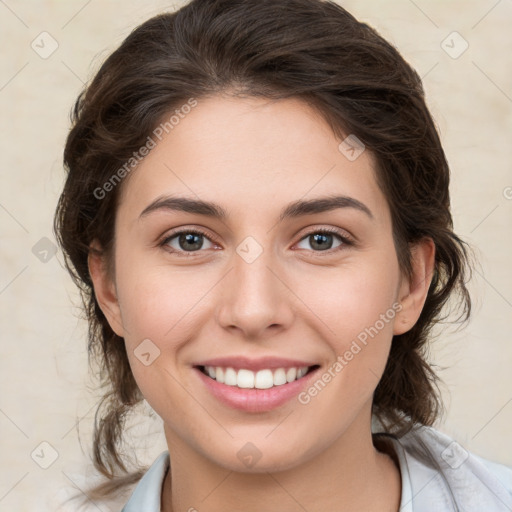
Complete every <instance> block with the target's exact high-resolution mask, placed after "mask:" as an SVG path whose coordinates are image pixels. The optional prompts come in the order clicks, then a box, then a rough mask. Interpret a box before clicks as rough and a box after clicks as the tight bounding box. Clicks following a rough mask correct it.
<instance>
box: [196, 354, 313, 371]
mask: <svg viewBox="0 0 512 512" xmlns="http://www.w3.org/2000/svg"><path fill="white" fill-rule="evenodd" d="M316 365H317V363H313V362H311V361H299V360H298V359H285V358H282V357H272V356H267V357H261V358H258V359H251V358H248V357H244V356H234V357H216V358H214V359H208V360H205V361H201V362H199V363H196V364H194V366H220V367H222V368H233V369H235V370H241V369H247V370H252V371H258V370H265V369H267V368H268V369H276V368H292V367H295V368H301V367H304V366H316Z"/></svg>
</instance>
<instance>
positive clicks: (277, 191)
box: [89, 96, 434, 512]
mask: <svg viewBox="0 0 512 512" xmlns="http://www.w3.org/2000/svg"><path fill="white" fill-rule="evenodd" d="M340 142H341V141H340V140H339V139H338V138H337V137H335V136H334V134H333V133H332V131H331V130H330V128H329V127H328V125H327V124H326V123H325V121H324V120H323V119H322V118H321V117H320V116H319V115H318V114H317V113H316V111H314V110H312V109H311V108H310V107H309V106H308V105H306V104H305V103H303V102H302V101H300V100H298V99H287V100H281V101H278V102H271V101H268V100H263V99H257V98H245V99H240V98H234V97H229V96H215V97H211V98H209V99H204V100H200V101H199V102H198V105H197V106H196V107H195V108H194V109H193V110H192V111H191V112H190V113H189V114H188V115H187V116H186V117H185V118H184V119H182V120H181V121H180V123H179V125H178V126H176V127H175V128H174V129H173V130H172V131H171V132H169V134H168V135H166V136H165V137H164V138H163V139H162V141H161V142H159V144H158V145H157V147H156V148H155V149H153V150H152V151H151V153H150V154H149V155H148V156H147V157H146V158H145V159H144V160H143V162H142V163H141V164H140V165H139V167H138V168H137V169H136V170H135V171H133V174H132V175H131V176H130V177H129V179H127V180H126V182H125V183H124V184H123V188H122V194H121V197H120V204H119V207H118V212H117V217H116V228H115V229H116V239H115V251H114V263H115V265H114V267H115V271H114V272H113V275H111V274H110V273H109V272H108V270H107V264H106V262H105V261H104V259H103V258H101V257H100V256H97V255H95V254H94V253H93V252H91V255H90V258H89V267H90V273H91V276H92V278H93V282H94V288H95V293H96V296H97V299H98V301H99V303H100V305H101V307H102V309H103V311H104V312H105V314H106V316H107V318H108V320H109V322H110V325H111V326H112V328H113V329H114V330H115V332H116V333H117V334H118V335H119V336H122V337H123V338H124V341H125V344H126V348H127V353H128V357H129V360H130V365H131V368H132V371H133V374H134V376H135V379H136V381H137V383H138V385H139V387H140V389H141V391H142V393H143V394H144V396H145V398H146V399H147V401H148V402H149V404H150V405H151V406H152V407H153V409H154V410H155V411H156V412H157V413H158V414H159V415H160V416H161V417H162V419H163V422H164V431H165V436H166V440H167V444H168V448H169V452H170V455H171V469H170V471H169V472H168V474H167V476H166V478H165V481H164V485H163V493H162V510H163V511H164V512H170V511H173V512H183V511H188V510H190V509H191V508H193V509H196V510H198V511H200V512H217V511H221V510H222V511H225V510H241V509H243V510H244V511H246V512H251V511H260V510H265V511H268V512H277V511H280V512H283V511H285V512H295V511H303V510H304V509H305V510H307V511H309V512H314V511H325V510H332V511H334V510H336V511H337V510H340V511H341V510H350V511H365V512H368V511H377V510H378V511H396V510H398V508H399V504H400V492H401V481H400V472H399V470H398V468H397V467H396V465H395V464H394V462H393V461H392V459H391V458H390V457H389V456H387V455H385V454H384V453H381V452H379V451H378V450H377V449H376V447H375V446H374V445H373V442H372V437H371V426H370V422H371V404H372V395H373V392H374V390H375V388H376V386H377V384H378V381H379V379H380V377H381V375H382V373H383V370H384V367H385V364H386V360H387V357H388V354H389V349H390V345H391V340H392V336H393V335H394V334H401V333H403V332H406V331H408V330H409V329H410V328H411V327H412V326H413V325H414V324H415V322H416V321H417V319H418V317H419V315H420V313H421V309H422V307H423V304H424V301H425V298H426V295H427V291H428V286H429V284H430V280H431V275H432V269H433V264H434V245H433V242H432V241H431V240H430V239H426V240H424V241H422V242H421V243H418V244H417V245H416V246H414V247H413V248H412V255H413V275H412V277H411V279H406V278H404V277H403V276H402V274H401V272H400V269H399V266H398V260H397V255H396V251H395V247H394V244H393V238H392V225H391V217H390V212H389V207H388V204H387V201H386V198H385V196H384V195H383V193H382V191H381V190H380V189H379V187H378V185H377V183H376V180H375V173H374V165H375V162H374V160H373V157H372V154H371V152H370V151H368V150H366V151H364V152H363V153H362V154H361V155H360V156H359V158H357V159H356V160H355V161H349V160H348V159H347V158H346V156H345V155H344V154H343V153H342V152H340V150H339V149H338V145H339V144H340ZM171 194H172V195H173V196H180V197H187V198H192V199H202V200H207V201H212V202H215V203H217V204H219V205H220V206H222V207H223V208H224V209H225V210H226V211H227V213H228V216H227V218H226V219H224V220H222V221H221V220H218V219H213V218H210V217H207V216H204V215H198V214H192V213H187V212H176V211H171V210H166V209H158V210H155V211H153V212H151V213H149V214H147V215H143V216H142V217H141V216H140V215H141V212H143V210H144V209H145V208H146V207H147V206H148V205H149V204H151V203H152V202H153V201H154V200H155V199H157V198H159V197H161V196H162V195H171ZM333 194H339V195H345V196H350V197H352V198H355V199H357V200H358V201H360V202H362V203H364V204H365V205H366V206H367V207H368V209H369V210H370V211H371V213H372V215H373V218H370V216H368V215H367V214H366V213H364V212H362V211H359V210H357V209H355V208H349V207H347V208H338V209H334V210H332V211H327V212H323V213H315V214H311V215H306V216H302V217H298V218H291V219H286V220H283V221H281V222H280V221H279V218H278V217H279V214H280V212H281V210H282V209H283V208H284V207H285V206H287V205H288V204H289V203H291V202H293V201H296V200H299V199H312V198H317V197H321V196H329V195H333ZM174 228H184V229H185V230H186V229H187V228H202V229H203V230H205V231H206V233H207V236H209V237H210V240H211V241H209V240H208V239H207V238H203V239H202V240H203V247H202V248H201V249H200V250H199V251H190V250H189V251H188V253H189V255H190V254H191V256H190V257H187V254H186V252H187V247H188V246H186V245H185V246H183V245H181V246H180V244H179V238H178V237H174V239H172V241H169V242H168V244H167V245H163V246H162V245H159V242H161V241H162V240H163V239H164V238H165V237H166V236H169V234H170V232H171V230H172V229H174ZM325 228H334V229H337V230H338V231H339V234H340V235H341V236H344V237H346V236H349V237H350V238H351V239H352V240H353V241H355V243H354V244H352V245H350V244H344V243H343V242H341V239H338V237H337V235H336V234H335V235H333V238H332V246H327V247H332V248H327V250H324V251H322V250H320V249H318V248H317V247H316V246H314V240H313V241H312V240H311V237H310V236H308V235H311V234H314V233H318V232H319V231H320V232H322V229H325ZM248 236H251V237H253V238H254V239H255V240H256V241H257V242H258V243H259V244H260V246H261V247H262V249H263V252H262V253H261V255H260V256H259V257H258V258H257V259H256V260H255V261H253V262H251V263H248V262H246V261H245V260H244V259H243V258H242V257H240V256H239V254H238V253H237V252H236V248H237V246H238V245H239V244H240V243H241V242H242V241H243V240H244V239H245V238H246V237H248ZM312 244H313V245H312ZM96 245H97V244H96ZM173 249H174V251H176V252H178V251H181V253H180V254H177V253H176V252H174V253H173V252H172V251H173ZM183 254H185V256H183ZM394 303H400V304H401V310H400V311H399V312H398V313H396V315H395V316H394V318H393V319H392V320H390V321H389V322H388V323H386V324H385V327H384V328H383V329H381V330H380V331H379V333H378V335H377V336H375V337H374V338H372V339H371V340H370V342H369V343H368V344H367V345H366V346H365V347H364V349H363V350H361V351H360V352H359V353H358V354H357V355H355V356H354V358H353V359H352V360H351V361H350V362H349V363H348V364H347V365H346V366H345V367H344V368H343V371H341V372H339V373H338V374H336V376H335V378H333V379H332V380H331V382H330V383H329V384H328V385H327V386H325V388H324V389H323V390H322V391H321V392H319V393H318V394H317V396H315V397H314V398H312V399H311V401H310V402H309V403H307V404H301V403H300V402H299V401H298V400H297V399H292V400H290V401H288V402H287V403H286V404H284V405H282V406H280V407H278V408H277V409H274V410H272V411H270V412H265V413H248V412H244V411H239V410H234V409H231V408H229V407H227V406H226V405H223V404H222V403H220V402H219V401H218V400H217V399H216V398H215V397H213V396H212V395H211V394H210V392H209V391H208V390H207V389H206V387H205V386H204V384H203V383H202V382H201V381H200V380H199V379H198V378H197V375H196V373H195V372H196V370H193V368H192V365H193V364H194V363H197V362H198V361H201V360H205V359H208V358H212V357H220V356H232V355H246V356H249V357H253V358H257V357H261V356H267V355H271V356H279V357H289V358H298V359H300V360H304V361H316V362H317V363H318V364H319V365H321V367H322V368H321V371H320V374H321V373H323V372H324V371H326V370H327V369H328V368H329V367H330V366H331V365H332V364H333V363H334V361H336V358H337V356H338V355H342V354H344V353H345V352H346V350H347V349H349V347H350V344H351V342H352V341H353V340H354V339H356V337H357V335H358V334H359V333H361V332H362V331H364V329H365V328H368V327H370V326H373V325H374V324H375V323H376V321H377V320H378V319H379V315H381V314H384V313H385V312H386V311H388V310H390V308H391V307H392V305H393V304H394ZM144 339H150V340H151V342H152V343H153V344H154V345H156V346H157V347H158V349H159V350H160V355H159V357H157V358H156V359H155V360H154V362H152V364H150V365H148V366H145V365H144V364H142V363H141V362H140V361H139V359H138V358H137V357H135V354H134V350H135V349H136V348H137V347H138V346H139V344H140V343H141V341H142V340H144ZM247 442H251V443H252V444H254V445H255V446H256V447H257V449H258V450H259V452H260V453H261V459H260V460H259V461H258V462H257V463H256V464H255V465H254V466H252V467H250V468H249V467H247V466H246V465H245V464H244V463H243V462H242V461H241V460H240V459H239V458H238V456H237V452H238V451H239V450H240V449H241V448H242V447H243V446H244V445H246V443H247Z"/></svg>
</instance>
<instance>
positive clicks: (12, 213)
mask: <svg viewBox="0 0 512 512" xmlns="http://www.w3.org/2000/svg"><path fill="white" fill-rule="evenodd" d="M341 3H342V5H344V6H345V7H346V8H348V10H349V11H351V12H352V13H353V14H355V15H356V16H357V17H359V18H360V19H361V20H363V21H367V22H368V23H370V24H371V25H373V26H374V27H376V28H377V29H378V30H379V31H380V32H381V34H382V35H383V36H384V37H386V38H387V39H389V40H390V41H391V42H393V43H394V44H395V45H396V46H398V48H399V49H400V51H401V52H402V54H403V55H404V57H405V58H406V59H407V60H409V61H410V62H411V63H412V64H413V65H414V66H415V67H416V69H417V70H418V71H419V73H420V75H421V76H423V77H424V82H425V88H426V92H427V97H428V103H429V105H430V107H431V110H432V112H433V114H434V116H435V118H436V120H437V123H438V125H439V128H440V131H441V135H442V139H443V142H444V147H445V150H446V153H447V156H448V159H449V161H450V163H451V167H452V172H453V182H452V201H453V213H454V218H455V227H456V230H457V231H458V233H459V234H460V235H461V236H462V237H463V238H465V239H466V240H467V241H469V242H471V243H472V244H473V245H474V246H475V248H476V249H477V253H478V255H479V257H480V264H481V266H480V267H479V268H478V271H477V273H476V274H475V278H474V280H473V283H472V286H471V289H472V291H473V297H474V299H475V311H474V315H473V320H472V321H471V323H470V324H469V326H468V327H467V328H466V329H465V330H463V331H459V332H454V331H453V329H452V330H447V329H445V330H443V331H442V332H441V336H440V338H439V339H438V340H437V342H436V343H435V344H434V345H433V347H432V355H433V359H434V360H435V361H436V362H437V363H438V364H439V365H441V366H443V367H445V368H446V369H444V370H443V371H442V372H441V376H442V378H443V380H444V382H445V386H444V388H443V392H444V396H445V400H446V405H447V411H448V412H447V415H446V417H445V419H444V421H443V423H441V424H440V425H439V428H440V429H441V430H443V431H444V432H446V433H448V434H449V435H451V436H453V437H455V438H456V439H457V440H458V441H459V442H460V443H461V444H463V445H464V446H466V447H467V448H468V449H470V450H473V451H474V452H476V453H478V454H480V455H482V456H484V457H487V458H490V459H493V460H496V461H499V462H502V463H506V464H509V465H512V449H511V448H512V441H511V439H510V434H511V424H512V376H511V368H512V342H511V337H510V326H511V317H512V315H511V314H512V271H511V268H510V262H511V254H512V237H511V233H512V188H511V187H512V168H511V165H512V164H511V162H512V144H511V132H512V65H511V64H512V63H511V58H510V55H511V52H512V31H510V26H511V25H512V1H511V0H501V1H496V0H471V1H468V0H464V1H440V0H439V1H432V0H428V1H427V0H415V1H414V2H413V1H412V0H393V1H386V2H383V1H378V0H358V1H357V0H347V1H343V2H341ZM176 4H178V3H177V2H176ZM170 7H172V6H171V5H170V4H169V3H167V2H159V1H154V2H143V1H142V0H130V1H126V0H125V1H100V0H92V1H89V2H87V1H86V0H80V1H66V2H64V1H56V0H55V1H28V0H24V1H21V0H18V1H16V0H5V1H0V42H1V48H2V52H1V55H2V60H1V66H0V112H1V120H0V123H1V124H0V126H1V128H0V129H1V139H0V140H1V145H2V147H1V149H2V151H1V173H2V176H1V178H2V179H1V186H0V226H1V263H0V265H1V266H0V311H1V333H2V338H1V340H2V345H1V346H2V354H1V359H0V372H1V373H0V376H1V377H0V379H1V381H0V383H1V391H0V441H1V443H2V446H1V457H0V459H1V470H0V509H2V510H16V511H20V512H23V511H29V510H30V511H34V510H37V511H50V510H56V506H55V500H58V499H60V498H61V497H62V496H64V495H65V493H66V492H67V490H69V489H72V488H73V486H78V487H79V488H83V487H84V482H85V481H86V480H88V481H90V479H91V478H92V475H93V472H92V470H91V465H90V462H89V455H88V454H89V451H90V431H91V424H92V419H93V413H94V405H95V403H96V401H97V399H98V396H99V394H98V392H95V391H94V390H92V389H91V381H90V380H89V378H88V376H87V359H86V348H85V347H86V340H85V330H84V323H83V321H81V320H79V319H78V317H79V313H80V312H79V309H78V305H79V302H78V298H77V294H76V291H75V289H74V287H73V285H72V283H71V281H70V279H69V277H68V276H67V274H66V273H65V271H64V270H63V269H62V267H61V264H60V260H61V256H60V255H57V256H55V257H52V253H51V252H49V253H47V255H46V258H48V261H47V262H46V263H45V262H44V261H40V258H41V257H43V256H45V255H44V253H43V252H41V251H42V250H44V249H48V248H51V247H52V246H51V245H49V243H48V241H43V242H40V240H41V239H42V238H43V237H47V238H49V239H50V240H53V236H52V230H51V222H52V215H53V211H54V208H55V204H56V201H57V197H58V194H59V192H60V189H61V186H62V182H63V171H62V166H61V159H62V149H63V143H64V139H65V136H66V133H67V130H68V123H69V121H68V115H69V111H70V108H71V105H72V103H73V101H74V99H75V97H76V95H77V94H78V92H79V91H80V89H81V87H82V84H83V83H84V82H86V81H87V80H88V79H90V78H91V76H92V75H93V73H94V72H95V71H96V70H97V69H98V67H99V65H100V63H101V61H102V60H103V59H104V58H105V56H106V55H107V54H108V53H109V52H110V51H112V50H113V49H114V48H115V47H116V46H117V45H118V44H119V43H120V42H121V41H122V39H123V38H124V37H125V36H126V35H127V34H128V32H129V31H130V30H131V29H132V28H133V27H134V26H136V25H137V24H139V23H140V22H142V21H144V20H145V19H146V18H148V17H149V16H151V15H154V14H156V13H158V12H160V11H161V10H163V9H164V8H166V9H167V8H170ZM43 31H47V32H48V33H49V34H51V37H53V38H54V39H55V40H56V41H57V43H58V48H57V49H56V51H55V52H54V53H53V54H52V55H50V56H49V57H48V58H46V59H43V58H41V56H40V55H38V53H36V52H35V51H34V50H33V49H32V47H31V43H32V41H33V40H36V43H37V42H38V41H40V39H41V38H40V37H38V36H39V34H40V33H41V32H43ZM453 31H457V32H459V33H460V34H461V35H462V37H463V38H464V39H465V40H466V41H467V42H468V43H469V48H468V49H467V51H466V52H464V53H463V54H462V55H461V56H460V57H459V58H457V59H454V58H452V57H451V56H449V55H448V54H447V53H446V51H445V50H444V49H443V47H442V45H441V44H442V41H443V40H445V39H446V38H447V37H448V36H449V35H450V34H451V33H452V32H453ZM41 37H43V36H41ZM44 37H48V36H44ZM454 37H456V36H450V37H449V38H448V39H447V43H446V44H448V45H450V46H453V48H452V50H450V51H452V52H456V51H459V50H460V49H461V48H462V46H461V44H463V41H462V40H458V39H456V38H455V39H454ZM452 41H453V42H452ZM39 44H40V43H39ZM45 48H46V49H49V48H50V40H49V39H46V44H45ZM40 51H42V49H40ZM38 243H39V244H40V245H37V246H36V249H35V250H34V252H36V254H37V255H38V256H39V257H37V255H36V254H34V252H33V251H32V248H33V247H34V245H35V244H38ZM41 244H42V245H41ZM45 244H47V245H46V246H45ZM38 248H39V252H38V250H37V249H38ZM41 248H42V249H41ZM43 259H44V258H43ZM78 428H79V432H80V438H79V437H78ZM158 430H159V424H158V419H155V420H141V421H140V422H139V424H138V425H137V426H136V428H135V429H134V435H135V433H137V432H138V436H139V437H141V435H142V436H144V437H142V438H141V440H140V443H141V450H140V452H138V454H137V455H138V460H139V461H140V462H142V463H150V462H152V460H153V459H154V458H155V457H156V456H157V455H158V454H159V453H160V452H161V451H163V450H164V449H165V444H164V440H163V437H162V435H161V434H159V433H158ZM148 432H153V434H152V435H150V436H148V435H147V433H148ZM41 442H47V443H49V444H50V445H51V447H53V448H51V447H48V446H47V445H43V446H40V443H41ZM34 450H35V451H34ZM52 450H55V452H53V451H52ZM53 453H55V455H56V456H58V457H57V459H56V461H55V462H54V463H53V464H52V465H51V466H50V467H49V468H48V469H42V468H41V467H40V465H38V464H37V463H36V462H35V461H34V460H37V461H38V463H39V464H44V463H49V462H51V455H52V454H53ZM31 454H32V456H33V458H32V457H31ZM52 503H53V504H52ZM89 507H90V509H91V510H102V511H108V510H119V507H115V506H113V505H112V506H107V505H104V504H99V503H96V504H92V503H90V504H89ZM72 510H76V508H72Z"/></svg>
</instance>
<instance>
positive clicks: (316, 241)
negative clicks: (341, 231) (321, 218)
mask: <svg viewBox="0 0 512 512" xmlns="http://www.w3.org/2000/svg"><path fill="white" fill-rule="evenodd" d="M312 238H313V242H312V243H311V247H313V248H315V245H316V246H317V247H316V248H317V249H320V250H325V249H330V246H331V245H332V235H329V234H327V233H316V234H314V235H312ZM326 246H327V247H326Z"/></svg>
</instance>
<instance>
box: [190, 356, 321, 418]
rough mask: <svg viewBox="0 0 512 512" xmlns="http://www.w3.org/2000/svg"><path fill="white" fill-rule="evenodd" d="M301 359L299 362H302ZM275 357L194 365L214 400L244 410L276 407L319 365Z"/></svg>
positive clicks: (295, 393)
mask: <svg viewBox="0 0 512 512" xmlns="http://www.w3.org/2000/svg"><path fill="white" fill-rule="evenodd" d="M301 363H302V364H301ZM304 363H305V361H304V362H302V361H292V360H285V359H277V358H263V359H261V360H257V361H255V360H248V359H246V358H240V357H239V358H218V359H215V360H210V361H203V362H201V364H196V365H194V366H193V370H194V372H195V374H196V375H197V376H198V377H199V380H200V381H201V382H202V385H203V386H204V388H205V389H206V390H207V392H208V394H209V395H210V396H212V397H213V398H214V399H215V400H216V401H218V402H219V403H221V404H223V405H224V406H228V407H230V408H233V409H238V410H240V411H243V412H247V413H264V412H268V411H271V410H272V409H276V408H278V407H280V406H282V405H284V404H285V403H287V402H290V401H291V400H292V399H293V398H296V397H297V396H298V395H299V394H300V392H301V391H303V390H304V389H305V388H306V387H307V386H308V383H309V382H310V381H311V379H313V378H314V376H315V375H316V374H317V373H318V371H319V369H320V365H318V364H309V365H306V364H304Z"/></svg>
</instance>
